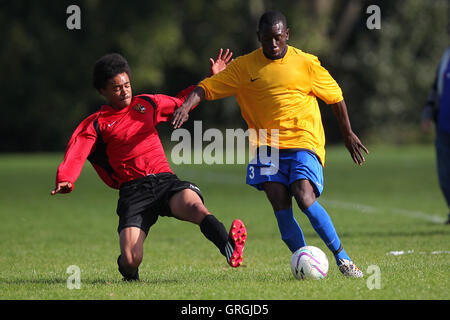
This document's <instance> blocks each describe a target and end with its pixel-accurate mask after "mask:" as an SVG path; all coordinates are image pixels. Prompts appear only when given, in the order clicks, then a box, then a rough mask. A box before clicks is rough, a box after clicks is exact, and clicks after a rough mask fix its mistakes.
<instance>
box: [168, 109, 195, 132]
mask: <svg viewBox="0 0 450 320" xmlns="http://www.w3.org/2000/svg"><path fill="white" fill-rule="evenodd" d="M190 109H191V108H189V107H188V106H186V104H185V103H183V104H182V105H181V106H180V107H179V108H178V109H176V110H175V111H174V113H173V117H172V125H173V128H174V129H178V128H179V127H181V125H182V124H183V123H185V122H186V121H187V120H188V119H189V110H190Z"/></svg>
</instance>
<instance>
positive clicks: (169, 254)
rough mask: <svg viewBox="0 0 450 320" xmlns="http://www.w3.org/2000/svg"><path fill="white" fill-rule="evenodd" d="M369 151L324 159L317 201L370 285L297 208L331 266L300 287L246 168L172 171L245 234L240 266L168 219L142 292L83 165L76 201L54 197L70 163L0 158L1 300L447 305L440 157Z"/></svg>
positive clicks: (150, 252)
mask: <svg viewBox="0 0 450 320" xmlns="http://www.w3.org/2000/svg"><path fill="white" fill-rule="evenodd" d="M370 149H371V150H370V151H371V154H370V155H369V156H367V163H366V164H365V165H364V166H363V167H358V166H356V165H354V164H353V163H352V161H351V159H350V157H349V155H348V153H347V151H346V150H345V149H344V147H330V148H328V154H327V164H326V168H325V191H324V193H323V195H322V197H321V198H320V201H321V203H322V204H323V206H324V207H325V208H326V209H327V210H328V212H329V213H330V215H331V216H332V219H333V221H334V224H335V226H336V229H337V230H338V233H339V234H340V236H341V240H342V242H343V244H344V246H345V248H346V251H347V252H348V253H349V254H350V256H351V257H352V258H353V260H354V261H355V262H356V263H357V265H358V266H359V267H360V269H362V270H363V271H364V272H365V273H366V274H365V277H364V278H363V279H347V278H344V277H343V276H341V274H340V273H339V271H338V269H337V267H336V265H335V263H334V258H333V257H332V256H331V254H330V252H329V251H328V250H327V249H326V247H325V246H324V244H323V243H322V242H321V241H320V239H319V237H318V236H317V235H316V234H315V232H314V230H313V229H312V227H311V225H310V224H309V221H308V220H307V219H306V217H305V216H304V214H303V213H302V212H301V211H300V210H299V209H298V208H297V207H296V213H297V218H298V220H299V223H300V224H301V226H302V228H303V231H304V233H305V237H306V241H307V242H308V244H310V245H315V246H318V247H320V248H322V250H324V251H325V252H326V253H327V255H328V258H329V260H330V271H329V273H328V276H327V277H326V278H325V279H323V280H320V281H298V280H295V279H294V278H293V276H292V274H291V271H290V267H289V261H290V257H291V254H290V252H289V250H288V249H287V247H286V246H285V245H284V243H283V242H282V241H281V238H280V235H279V232H278V229H277V225H276V220H275V219H274V217H273V213H272V210H271V207H270V205H269V203H268V201H266V199H265V196H264V194H263V193H261V192H258V191H256V190H254V189H252V188H250V187H248V186H247V185H245V169H246V166H245V165H235V166H232V165H211V166H209V165H201V166H200V165H182V166H173V167H172V168H173V170H174V171H175V172H176V173H177V175H178V176H179V177H180V178H182V179H188V180H192V181H193V182H195V183H196V184H198V185H199V186H200V188H201V189H202V193H203V195H204V197H205V200H206V201H205V204H206V206H207V207H208V208H209V210H210V211H211V212H213V213H214V214H215V215H216V216H217V217H219V219H220V220H221V221H223V222H224V224H225V225H226V227H227V228H228V227H229V224H230V223H231V221H232V220H233V219H234V218H240V219H242V220H243V221H244V222H245V223H246V225H247V229H248V241H247V246H246V249H245V260H244V265H243V267H241V268H237V269H232V268H230V267H228V265H227V264H226V262H225V259H224V258H223V257H222V256H221V255H220V253H219V252H218V251H217V249H216V248H215V247H214V245H213V244H212V243H210V242H209V241H207V240H206V239H205V238H204V237H203V235H202V234H201V232H200V230H199V228H198V227H197V226H196V225H193V224H189V223H187V222H181V221H178V220H175V219H170V218H160V219H159V220H158V222H157V224H156V225H155V226H154V227H153V228H152V229H151V231H150V234H149V237H148V238H147V240H146V243H145V252H144V261H143V263H142V265H141V267H140V274H141V282H139V283H124V282H122V281H121V278H120V274H119V273H118V271H117V266H116V258H117V256H118V254H119V243H118V236H117V232H116V228H117V222H118V218H117V215H116V213H115V209H116V204H117V198H118V192H117V191H116V190H112V189H109V188H108V187H106V186H105V185H104V184H103V183H102V182H101V181H100V180H99V179H98V177H97V176H96V174H95V172H94V171H93V169H92V168H91V166H90V165H89V164H86V165H85V167H84V169H83V172H82V174H81V176H80V178H79V180H78V181H77V183H76V185H75V190H74V192H73V193H72V194H70V195H58V196H55V197H52V196H50V191H51V189H52V187H53V185H54V179H55V172H56V168H57V166H58V164H59V162H60V161H61V160H62V154H26V155H5V154H3V155H0V215H1V223H0V298H1V299H2V300H15V299H26V300H29V299H33V300H34V299H57V300H59V299H101V300H103V299H158V300H166V299H175V300H179V299H180V300H186V299H189V300H190V299H193V300H204V299H208V300H209V299H219V300H222V299H233V300H235V299H237V300H246V299H252V300H253V299H256V300H258V299H264V300H280V299H281V300H301V299H377V300H378V299H439V300H440V299H444V300H447V299H449V298H450V293H449V290H448V289H449V285H450V280H449V279H450V245H449V244H450V226H449V225H444V224H443V222H444V221H445V218H446V214H447V207H446V204H445V202H444V199H443V197H442V195H441V192H440V190H439V187H438V183H437V177H436V171H435V160H434V159H435V158H434V149H433V147H432V146H425V147H423V146H420V147H418V146H413V147H373V148H370ZM399 251H403V252H404V254H398V253H399ZM391 252H395V253H397V255H396V254H392V253H391ZM71 265H76V266H78V267H79V268H80V270H81V288H80V289H73V290H69V289H68V287H67V279H68V278H69V276H70V274H68V273H66V270H67V268H68V267H69V266H71ZM370 266H378V267H379V270H380V274H379V276H380V277H379V279H380V281H381V288H379V289H377V288H373V289H372V290H370V289H369V286H370V284H371V283H374V282H373V279H372V278H373V277H371V276H375V273H371V274H369V273H367V270H368V269H370V268H372V267H370ZM368 284H369V286H368Z"/></svg>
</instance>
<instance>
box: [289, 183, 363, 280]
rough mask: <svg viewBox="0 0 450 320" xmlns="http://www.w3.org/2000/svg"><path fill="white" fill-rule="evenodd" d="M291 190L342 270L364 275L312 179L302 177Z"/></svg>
mask: <svg viewBox="0 0 450 320" xmlns="http://www.w3.org/2000/svg"><path fill="white" fill-rule="evenodd" d="M291 192H292V195H293V196H294V198H295V200H296V202H297V204H298V206H299V207H300V209H301V210H302V211H303V212H304V213H305V214H306V216H307V217H308V219H309V221H310V222H311V225H312V226H313V228H314V230H315V231H316V232H317V234H318V235H319V236H320V238H321V239H322V241H323V242H324V243H325V245H326V246H327V247H328V248H329V249H330V251H331V252H332V253H333V255H334V257H335V259H336V263H337V265H338V266H339V269H340V270H341V272H342V273H343V274H344V275H346V276H351V277H362V276H363V273H362V272H361V271H360V270H359V269H358V268H357V267H356V265H355V264H354V263H353V262H352V260H351V259H350V257H349V256H348V254H347V252H345V250H344V247H343V246H342V243H341V240H340V238H339V236H338V234H337V232H336V228H335V227H334V225H333V222H332V221H331V218H330V215H329V214H328V212H327V211H326V210H325V209H324V208H323V207H322V206H321V205H320V204H319V202H318V201H317V200H316V194H315V190H314V187H313V184H312V183H311V181H309V180H306V179H301V180H297V181H294V182H293V183H292V184H291Z"/></svg>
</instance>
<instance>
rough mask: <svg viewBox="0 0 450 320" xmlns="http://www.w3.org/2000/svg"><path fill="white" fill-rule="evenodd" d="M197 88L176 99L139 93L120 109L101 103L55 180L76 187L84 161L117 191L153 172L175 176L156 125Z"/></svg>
mask: <svg viewBox="0 0 450 320" xmlns="http://www.w3.org/2000/svg"><path fill="white" fill-rule="evenodd" d="M194 88H195V86H191V87H189V88H187V89H185V90H183V91H181V92H180V93H179V94H178V95H177V96H176V97H170V96H166V95H162V94H154V95H149V94H141V95H137V96H134V97H133V99H132V100H131V103H130V105H129V106H128V107H125V108H123V109H121V110H116V109H114V108H113V107H111V106H108V105H103V106H102V107H101V108H100V110H99V111H97V112H95V113H94V114H92V115H90V116H89V117H88V118H86V119H85V120H83V121H82V122H81V123H80V125H79V126H78V127H77V128H76V130H75V132H74V133H73V135H72V137H71V138H70V141H69V143H68V145H67V149H66V153H65V156H64V160H63V162H62V163H61V164H60V165H59V167H58V171H57V174H56V182H57V183H58V182H64V181H67V182H71V183H72V185H74V183H75V180H76V179H77V178H78V177H79V175H80V173H81V169H82V168H83V165H84V163H85V161H86V159H88V160H89V161H90V162H91V164H92V166H93V167H94V169H95V170H96V171H97V173H98V175H99V176H100V178H101V179H102V180H103V181H104V182H105V183H106V184H107V185H108V186H110V187H111V188H115V189H118V188H120V186H121V185H122V183H124V182H127V181H131V180H134V179H137V178H141V177H144V176H147V175H149V174H157V173H161V172H172V170H171V168H170V166H169V163H168V161H167V158H166V155H165V153H164V149H163V147H162V144H161V140H160V139H159V135H158V132H157V131H156V128H155V126H156V125H157V124H158V123H160V122H164V121H169V120H170V119H171V118H172V114H173V112H174V111H175V109H176V108H178V107H179V106H180V105H181V104H182V103H183V102H184V101H185V100H186V99H187V97H188V95H189V93H190V92H191V91H192V90H193V89H194ZM172 173H173V172H172Z"/></svg>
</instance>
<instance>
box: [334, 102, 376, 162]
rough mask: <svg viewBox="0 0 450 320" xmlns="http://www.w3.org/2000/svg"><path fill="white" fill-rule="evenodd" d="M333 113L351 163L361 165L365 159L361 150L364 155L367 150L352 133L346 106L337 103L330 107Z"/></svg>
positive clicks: (343, 103) (342, 103)
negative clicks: (350, 157) (351, 160)
mask: <svg viewBox="0 0 450 320" xmlns="http://www.w3.org/2000/svg"><path fill="white" fill-rule="evenodd" d="M332 108H333V112H334V114H335V115H336V117H337V119H338V122H339V126H340V128H341V132H342V135H343V137H344V142H345V146H346V147H347V149H348V151H349V152H350V155H351V156H352V159H353V161H354V162H355V163H356V164H359V165H362V164H363V162H364V161H366V159H365V158H364V156H363V153H362V152H361V149H362V150H364V152H365V153H366V154H368V153H369V151H368V150H367V148H366V147H365V146H364V145H363V144H362V143H361V141H360V140H359V138H358V137H357V136H356V134H355V133H354V132H353V131H352V127H351V125H350V119H349V117H348V113H347V105H346V104H345V101H344V100H342V101H340V102H338V103H335V104H333V105H332Z"/></svg>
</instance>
